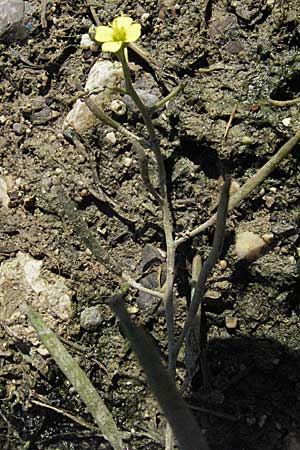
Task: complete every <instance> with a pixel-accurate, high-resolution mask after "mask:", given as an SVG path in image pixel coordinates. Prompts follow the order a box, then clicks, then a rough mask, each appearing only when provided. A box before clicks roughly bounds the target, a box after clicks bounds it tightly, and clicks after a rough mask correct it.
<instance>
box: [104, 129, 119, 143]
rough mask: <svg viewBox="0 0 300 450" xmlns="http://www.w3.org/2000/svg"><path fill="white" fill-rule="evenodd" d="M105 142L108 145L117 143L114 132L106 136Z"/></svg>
mask: <svg viewBox="0 0 300 450" xmlns="http://www.w3.org/2000/svg"><path fill="white" fill-rule="evenodd" d="M104 141H105V142H106V143H107V144H110V145H114V144H115V143H116V142H117V138H116V135H115V133H114V132H113V131H110V132H109V133H106V135H105V136H104Z"/></svg>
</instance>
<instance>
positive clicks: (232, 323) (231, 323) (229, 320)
mask: <svg viewBox="0 0 300 450" xmlns="http://www.w3.org/2000/svg"><path fill="white" fill-rule="evenodd" d="M237 325H238V319H237V317H232V316H225V326H226V328H228V329H229V330H235V329H236V327H237Z"/></svg>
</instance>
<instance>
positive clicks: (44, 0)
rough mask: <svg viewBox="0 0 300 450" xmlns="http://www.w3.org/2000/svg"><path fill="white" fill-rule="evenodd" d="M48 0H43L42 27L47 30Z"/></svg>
mask: <svg viewBox="0 0 300 450" xmlns="http://www.w3.org/2000/svg"><path fill="white" fill-rule="evenodd" d="M47 1H48V0H41V25H42V28H43V29H45V28H47V26H48V25H47V19H46V8H47Z"/></svg>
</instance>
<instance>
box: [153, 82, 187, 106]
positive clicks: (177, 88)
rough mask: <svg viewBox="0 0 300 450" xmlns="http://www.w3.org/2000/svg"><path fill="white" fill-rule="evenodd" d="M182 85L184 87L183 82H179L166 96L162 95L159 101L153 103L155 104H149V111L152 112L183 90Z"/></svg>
mask: <svg viewBox="0 0 300 450" xmlns="http://www.w3.org/2000/svg"><path fill="white" fill-rule="evenodd" d="M183 87H184V86H183V84H179V85H178V86H176V88H175V89H173V91H172V92H170V93H169V94H168V95H166V97H164V98H163V99H162V100H159V102H157V103H155V105H153V106H151V108H150V112H154V111H155V110H157V109H159V108H161V107H162V106H164V105H165V104H166V103H167V102H169V101H170V100H172V99H173V98H174V97H176V95H178V94H179V93H180V92H181V91H182V90H183Z"/></svg>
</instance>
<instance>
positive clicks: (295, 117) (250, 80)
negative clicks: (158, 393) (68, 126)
mask: <svg viewBox="0 0 300 450" xmlns="http://www.w3.org/2000/svg"><path fill="white" fill-rule="evenodd" d="M30 3H31V5H32V9H31V11H30V18H29V23H28V25H27V36H25V38H24V35H23V36H21V38H22V40H18V38H17V36H16V35H14V34H13V35H12V36H11V35H10V37H9V38H8V39H7V40H5V41H4V40H3V38H2V43H1V44H0V45H1V47H0V48H1V56H0V77H1V85H0V92H1V100H0V155H1V172H0V176H1V179H2V182H1V183H3V182H4V183H5V184H6V186H7V195H8V198H9V204H8V205H7V206H5V198H6V197H5V195H4V196H3V192H2V191H3V188H2V184H1V203H2V207H1V216H0V223H1V229H0V236H1V242H0V260H1V262H5V261H7V260H9V259H11V258H14V257H15V256H16V255H17V253H18V252H23V253H25V254H28V255H31V256H32V257H33V258H35V259H36V260H39V261H42V263H43V269H44V270H45V271H49V272H51V273H53V274H58V275H60V276H61V277H63V278H64V279H65V282H66V284H67V286H68V287H69V289H70V290H71V291H72V292H73V296H72V309H73V315H72V319H71V321H70V323H68V326H67V327H65V328H66V329H65V330H64V332H62V337H63V338H65V340H66V341H67V342H68V343H69V344H71V345H68V344H66V345H67V348H68V349H69V351H70V352H71V353H72V354H73V356H74V357H75V358H76V359H77V361H78V362H79V363H80V365H81V367H82V368H83V369H84V370H85V371H86V373H87V374H88V376H89V378H90V379H91V381H92V382H93V384H94V386H95V387H96V388H97V390H98V391H99V393H100V394H101V397H102V398H103V399H104V401H105V403H106V405H107V407H108V408H109V410H110V411H111V413H112V415H113V417H114V419H115V421H116V423H117V425H118V427H119V428H120V429H121V430H122V431H124V433H125V434H126V438H127V444H128V448H130V449H134V450H141V449H146V448H147V449H148V450H151V449H153V450H154V449H159V448H164V444H163V434H164V432H163V430H164V419H163V416H162V414H161V413H160V411H159V408H158V406H157V403H156V402H155V400H154V399H153V397H152V396H151V393H150V392H149V389H148V387H147V382H146V380H145V378H144V375H143V371H142V369H141V368H140V367H139V365H138V363H137V361H136V359H135V356H134V355H133V354H132V352H131V351H130V347H129V345H128V343H127V342H126V340H125V339H124V337H123V335H122V332H121V331H120V328H119V325H118V322H117V321H116V319H115V317H114V315H113V313H112V312H111V310H110V309H109V307H108V306H107V304H106V301H107V299H108V298H109V297H110V296H111V295H113V294H114V293H115V292H116V290H117V289H118V287H119V280H118V279H117V278H116V276H115V275H114V274H112V273H110V272H109V271H108V270H107V269H105V268H104V267H103V266H102V265H101V264H99V263H98V262H97V261H96V259H95V258H94V256H93V255H92V254H91V252H90V251H88V250H87V248H86V247H85V245H84V243H83V241H82V240H81V238H80V236H79V235H78V234H76V232H75V231H74V229H73V227H72V225H71V224H70V223H69V222H68V221H67V220H66V219H65V218H64V217H63V214H62V212H61V209H62V208H61V205H59V202H58V200H57V197H56V195H55V189H54V187H55V186H57V185H60V186H61V187H62V188H63V189H64V192H65V195H66V196H67V197H68V198H69V199H71V200H72V201H73V202H74V204H75V205H76V208H77V210H78V214H80V216H81V217H82V218H84V221H85V223H86V224H87V225H88V227H89V229H90V230H91V231H92V232H93V234H94V236H95V237H96V238H97V239H98V240H99V242H100V243H101V246H102V247H103V248H104V249H105V251H106V252H107V254H108V255H110V256H111V257H112V258H114V260H115V261H116V262H117V265H118V267H119V268H122V269H123V268H126V269H127V270H128V272H129V273H130V274H131V276H132V277H134V278H135V279H137V278H138V275H137V274H140V273H141V267H142V266H143V265H145V263H146V262H147V251H148V252H149V249H150V250H151V251H150V254H151V255H153V252H154V254H155V252H157V251H159V255H160V256H158V257H157V260H158V265H162V264H163V251H164V249H165V245H164V240H163V229H162V223H161V215H160V211H159V208H158V207H157V205H156V204H155V202H154V201H153V200H152V199H151V198H150V196H149V195H148V194H147V191H146V189H145V188H144V186H143V184H142V182H141V178H140V175H139V171H138V166H137V160H136V156H135V153H134V151H133V149H132V146H131V144H130V143H129V142H128V141H127V140H126V139H125V138H124V137H123V136H122V135H121V134H119V133H115V137H116V142H115V143H114V142H113V140H109V139H107V132H108V131H109V130H108V128H107V127H105V126H103V125H101V124H96V125H95V127H93V129H92V130H90V131H89V132H87V133H85V134H84V135H80V136H78V135H76V134H75V133H72V130H71V131H70V130H68V132H66V131H63V123H64V120H65V117H66V116H67V114H68V112H69V111H70V109H71V108H72V105H73V103H74V101H75V100H76V97H77V95H78V91H77V90H76V87H75V83H74V80H75V78H77V79H79V81H80V82H81V83H82V84H84V83H85V81H86V78H87V75H88V72H89V70H90V68H91V67H92V65H93V64H94V63H95V61H96V60H97V58H98V57H99V54H100V53H101V51H100V50H99V52H93V51H91V50H85V49H82V48H81V47H80V40H81V35H82V34H84V33H86V32H87V30H88V29H89V27H90V25H92V24H93V23H94V19H95V18H94V17H93V14H92V10H91V7H89V6H88V2H85V1H83V0H82V1H81V0H78V1H75V0H68V1H66V2H59V1H54V0H53V1H48V2H47V8H46V19H47V23H46V26H44V28H43V27H42V25H41V16H40V10H41V7H42V5H43V3H44V2H42V1H40V2H39V1H34V0H32V1H31V2H30ZM93 7H94V9H95V12H96V14H97V16H98V19H99V21H100V23H103V24H107V23H108V22H110V21H112V20H113V19H114V17H116V16H118V15H120V13H121V12H124V13H126V14H128V15H130V16H131V17H133V18H134V19H135V20H137V21H139V22H141V23H142V24H143V32H142V37H141V39H140V40H139V41H138V44H139V45H140V46H141V47H142V48H144V49H145V50H146V51H147V52H148V53H149V54H150V55H151V58H152V60H153V61H154V62H155V67H156V68H158V69H156V70H153V66H152V65H151V64H150V65H149V64H147V62H146V61H145V60H144V59H143V58H141V57H140V56H139V55H137V54H136V53H135V52H133V51H131V50H129V58H130V61H132V62H134V63H135V64H136V72H135V76H136V78H138V76H139V74H141V73H144V72H146V73H148V74H149V77H150V76H151V77H150V79H151V83H152V84H151V86H152V87H154V86H155V87H156V88H157V87H158V88H159V90H158V91H157V92H159V95H160V97H161V98H162V97H163V95H166V94H167V93H168V92H169V91H170V90H172V89H173V88H174V87H175V86H176V85H177V84H178V83H180V82H183V83H184V90H183V92H182V93H180V94H179V95H178V96H177V97H176V98H175V99H173V100H172V101H171V102H169V104H168V105H167V107H165V108H162V109H161V110H160V111H159V112H158V113H157V114H156V115H155V117H154V122H155V126H156V129H157V130H158V132H159V134H160V138H161V142H162V148H163V152H164V156H165V162H166V168H167V173H168V188H169V192H170V200H171V203H172V210H173V215H174V223H175V229H176V233H177V235H179V234H180V233H181V232H182V231H185V230H187V229H189V230H190V229H193V228H194V227H196V226H197V225H199V224H200V223H203V222H204V221H205V220H206V219H208V218H209V217H210V216H211V215H212V213H213V211H214V208H215V206H216V203H217V200H218V195H219V194H218V193H219V189H220V176H221V175H222V174H223V173H224V172H225V171H226V172H228V173H230V174H231V175H232V178H233V180H234V181H235V183H236V185H237V183H238V184H239V185H241V184H243V183H244V182H245V181H246V180H247V179H248V178H249V177H250V176H252V175H253V174H254V173H255V172H256V171H257V169H258V168H259V167H261V166H262V165H263V164H264V163H265V162H266V161H268V160H269V158H270V157H271V156H272V155H273V154H274V153H275V152H276V151H277V149H279V148H280V146H281V145H283V144H284V143H285V142H286V141H287V140H288V139H289V138H290V137H291V136H293V135H294V134H295V132H296V131H297V129H299V127H300V119H299V101H297V98H299V95H300V94H299V92H300V55H299V45H300V2H298V1H295V0H284V1H283V0H268V1H263V0H259V1H254V0H244V1H232V0H213V1H210V0H197V1H196V0H177V1H176V2H175V0H158V1H156V0H155V1H154V0H140V1H139V2H138V3H137V2H135V1H131V0H127V1H121V0H103V1H101V2H97V1H95V2H93ZM44 25H45V24H44ZM23 31H24V30H23ZM104 56H105V55H104ZM105 57H107V58H111V57H113V56H112V55H106V56H105ZM207 69H210V70H207ZM149 77H148V79H149ZM294 99H296V101H295V102H290V103H287V104H285V103H284V102H285V101H288V100H294ZM274 101H279V104H277V105H275V103H276V102H275V103H274ZM280 102H283V103H280ZM111 114H112V116H113V117H114V118H116V119H118V116H117V114H116V113H114V112H111ZM230 118H231V119H232V122H231V123H230V122H229V120H230ZM118 120H120V121H121V122H122V124H123V125H124V126H126V127H128V128H129V129H130V130H132V131H135V132H136V133H137V134H139V135H142V136H144V128H143V125H142V121H141V118H140V116H139V115H138V113H137V112H136V111H133V110H131V109H130V108H129V107H128V110H127V112H126V114H125V115H123V116H121V117H120V118H119V119H118ZM228 124H229V125H230V126H229V128H228V133H227V136H226V138H224V135H225V132H226V129H227V125H228ZM299 149H300V148H299V145H298V146H296V147H295V148H294V150H293V151H292V153H291V155H290V156H289V157H288V158H287V159H285V160H284V161H283V162H282V163H281V164H280V166H279V167H278V168H277V169H276V170H275V171H274V172H273V173H272V174H271V176H270V177H269V178H267V179H266V180H265V182H264V183H263V184H262V185H261V187H260V188H259V189H257V190H255V191H254V192H253V193H252V194H251V195H250V196H249V197H248V198H247V199H246V200H245V201H244V202H243V204H242V205H241V206H239V207H238V208H237V209H235V210H234V211H232V212H231V213H230V215H229V218H228V224H227V231H226V236H225V245H224V250H223V254H222V257H221V260H220V261H219V262H218V264H217V266H216V267H215V270H214V272H213V274H212V276H211V277H210V279H209V280H208V285H207V292H206V295H205V299H204V300H205V301H204V306H203V321H204V323H205V339H206V342H207V344H206V346H205V348H204V349H203V355H202V356H201V358H200V359H201V361H202V371H198V373H196V374H195V375H194V377H193V380H192V382H191V386H190V389H189V391H188V393H187V394H186V395H185V397H186V400H187V401H188V403H189V404H190V405H191V408H192V410H193V411H194V413H195V416H196V418H197V420H198V421H199V424H200V426H201V428H202V429H203V432H204V433H205V434H206V436H207V439H208V442H209V445H210V448H211V449H212V450H218V449H220V450H221V449H222V450H254V449H255V450H271V449H274V450H275V449H276V450H279V449H286V450H297V449H299V448H300V438H299V436H300V427H299V425H300V419H299V418H300V353H299V350H300V325H299V313H300V308H299V302H300V296H299V288H300V284H299V247H300V245H299V223H300V216H299V211H300V203H299V199H300V190H299V187H300V175H299V163H300V158H299ZM149 157H150V159H151V158H152V157H151V155H149ZM151 164H153V161H152V159H151ZM153 170H154V166H153ZM237 186H238V185H237ZM237 188H238V187H237ZM3 198H4V200H3ZM244 230H247V231H251V232H254V233H256V234H257V235H259V236H269V237H270V236H271V241H272V245H269V247H268V248H267V251H266V252H263V253H262V254H259V255H256V258H254V260H252V261H245V260H239V259H238V256H237V255H236V252H235V235H236V234H237V232H242V231H244ZM212 239H213V229H212V228H209V229H207V230H206V231H205V232H203V233H202V234H200V235H199V236H197V237H196V238H194V239H192V240H191V241H189V242H188V243H187V244H185V245H184V246H182V247H181V248H180V249H179V252H178V258H177V259H178V277H177V285H178V289H177V290H178V295H177V300H176V301H177V305H178V306H177V323H176V326H177V330H179V329H180V327H181V326H182V324H183V319H184V312H185V309H186V304H187V301H188V300H189V298H190V287H189V281H190V277H191V273H190V265H191V262H192V258H193V256H194V255H195V254H196V253H200V255H202V257H203V259H205V258H206V256H207V255H208V253H209V250H210V248H211V245H212ZM151 252H152V253H151ZM156 278H157V277H156ZM148 282H149V283H150V286H151V283H155V280H153V278H152V280H151V279H150V280H148ZM148 285H149V284H148ZM152 287H154V286H153V284H152ZM147 303H149V304H148V305H147ZM96 305H97V306H98V308H100V313H101V321H100V322H101V323H100V325H99V326H98V327H96V329H90V330H86V329H85V328H83V327H82V326H81V324H80V314H81V312H82V311H84V310H85V309H86V308H87V307H91V306H96ZM127 306H128V309H129V311H130V313H131V315H132V317H133V318H134V320H135V321H136V322H137V323H139V324H142V325H143V326H144V327H145V328H146V330H147V331H148V332H149V333H151V335H152V337H153V340H154V341H155V342H156V344H157V345H158V347H159V349H160V351H161V354H162V356H163V358H166V356H167V342H166V334H165V320H164V314H163V308H162V307H158V308H157V307H156V306H155V305H154V306H153V304H151V299H149V298H147V297H143V295H142V294H138V293H137V292H136V291H134V290H132V291H130V294H129V295H128V297H127ZM145 306H146V308H145ZM0 315H1V314H0ZM1 324H2V325H3V326H2V328H0V330H1V331H0V343H1V347H0V350H1V362H0V397H1V403H0V405H1V406H0V442H1V446H2V448H3V449H7V450H21V449H25V448H26V449H27V450H29V449H30V450H35V449H36V450H50V449H51V450H54V449H60V450H71V449H74V450H79V449H80V450H84V449H95V450H97V449H107V450H108V449H109V448H110V447H109V444H108V443H107V442H106V441H105V440H104V439H103V438H102V437H101V436H99V435H97V434H96V433H95V432H94V431H93V430H89V429H86V428H85V427H83V426H80V425H79V424H78V423H76V422H74V420H72V419H71V418H69V417H68V416H67V415H66V414H64V413H62V411H68V412H69V413H71V414H73V415H74V416H78V417H79V416H80V417H83V418H84V419H85V420H86V421H87V422H90V423H91V424H92V418H91V417H90V416H89V415H88V414H87V413H86V412H85V408H84V405H83V404H82V402H81V400H80V399H79V398H78V396H76V393H74V391H73V390H72V387H71V386H70V385H69V384H68V381H67V380H66V379H65V377H64V376H63V374H62V373H61V372H60V370H59V369H58V368H57V366H56V364H55V362H54V361H53V360H52V359H51V358H50V357H49V356H47V355H43V356H42V357H41V355H40V358H39V359H38V360H33V359H32V357H31V356H30V352H29V351H28V342H27V341H26V339H25V338H24V337H23V336H22V335H21V336H19V335H18V336H16V335H14V334H13V333H12V332H11V333H10V332H9V331H10V328H9V327H8V326H7V324H5V323H4V322H3V317H2V319H1ZM54 331H55V330H54ZM56 331H57V330H56ZM75 344H76V345H80V346H81V348H83V349H84V350H81V351H79V350H78V348H77V347H76V346H75ZM30 345H31V344H30ZM76 348H77V349H76ZM183 377H184V370H183V361H182V360H181V361H180V362H179V369H178V384H179V385H180V384H181V383H182V381H183ZM42 404H44V406H43V405H42ZM49 405H50V406H51V407H54V408H56V409H57V410H55V409H49V407H48V406H49ZM197 408H198V409H197ZM199 408H200V409H199ZM201 408H202V410H201ZM203 408H206V412H203ZM191 450H193V449H191Z"/></svg>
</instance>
